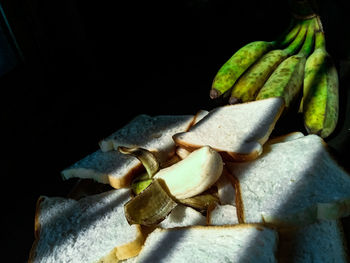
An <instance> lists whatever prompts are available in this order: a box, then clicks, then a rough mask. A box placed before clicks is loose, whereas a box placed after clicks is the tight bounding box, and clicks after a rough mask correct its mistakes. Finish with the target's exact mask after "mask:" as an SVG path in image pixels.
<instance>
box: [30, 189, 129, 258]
mask: <svg viewBox="0 0 350 263" xmlns="http://www.w3.org/2000/svg"><path fill="white" fill-rule="evenodd" d="M111 191H118V190H111ZM109 193H110V191H108V192H104V193H102V194H99V195H98V199H97V200H94V199H95V198H96V196H88V197H85V198H83V199H81V200H78V201H76V200H73V199H66V198H59V199H58V202H60V201H62V202H67V200H69V201H68V202H70V204H69V205H67V206H66V207H65V208H64V209H63V210H60V211H57V213H56V214H54V215H52V216H50V218H49V219H48V221H47V222H45V225H39V227H40V228H39V229H38V232H37V233H36V237H37V239H36V240H35V241H34V244H33V248H32V250H34V249H35V250H36V249H39V250H40V251H42V250H43V251H42V253H40V254H38V253H33V254H32V255H31V256H33V259H35V262H45V258H46V257H47V256H48V255H49V254H51V253H52V251H53V250H54V249H55V250H56V249H58V248H59V247H62V246H64V245H65V244H66V242H67V241H68V240H70V239H75V241H76V239H77V237H78V236H79V234H80V233H83V232H85V231H86V230H87V229H89V227H91V226H92V225H93V224H94V223H95V222H97V221H98V220H100V219H101V217H103V216H105V215H106V214H108V213H110V212H112V211H113V210H114V209H116V207H118V206H120V204H121V203H125V202H126V200H127V199H128V197H130V192H128V191H126V192H125V193H123V194H121V195H118V196H117V197H114V199H113V200H112V201H111V202H108V204H103V205H100V207H98V208H97V209H93V206H91V200H92V201H93V202H94V203H95V202H97V201H101V200H103V198H104V197H106V196H107V195H108V194H109ZM44 198H45V197H44ZM39 205H40V204H39ZM41 212H42V211H40V208H39V209H38V210H37V212H36V213H38V216H40V213H41ZM77 212H79V214H77ZM38 219H39V218H38ZM65 225H66V226H68V227H67V229H64V228H63V227H62V226H65ZM51 227H56V228H60V227H62V228H61V229H58V231H54V232H53V233H52V231H51V233H50V232H47V233H45V231H47V230H46V229H47V228H51ZM60 230H61V231H63V232H59V231H60ZM48 234H49V235H50V236H49V241H50V242H47V243H43V241H44V239H43V238H47V236H46V235H48ZM42 235H45V236H42ZM96 243H99V240H98V239H95V240H93V245H94V244H96ZM80 249H84V250H86V247H85V246H83V247H81V248H80ZM112 249H113V248H111V250H112ZM31 252H32V251H31ZM108 252H110V251H108ZM76 256H78V255H76Z"/></svg>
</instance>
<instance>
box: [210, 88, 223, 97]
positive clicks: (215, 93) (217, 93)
mask: <svg viewBox="0 0 350 263" xmlns="http://www.w3.org/2000/svg"><path fill="white" fill-rule="evenodd" d="M220 95H221V93H220V91H218V90H216V89H211V90H210V93H209V96H210V98H211V99H216V98H218V97H219V96H220Z"/></svg>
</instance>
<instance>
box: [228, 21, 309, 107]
mask: <svg viewBox="0 0 350 263" xmlns="http://www.w3.org/2000/svg"><path fill="white" fill-rule="evenodd" d="M307 26H308V21H303V22H302V23H301V29H300V31H299V32H298V34H297V36H296V38H295V39H294V40H293V42H292V43H291V44H290V45H289V46H288V47H286V48H285V49H275V50H272V51H270V52H268V53H267V54H265V55H263V56H262V58H260V59H259V60H258V61H257V62H256V63H254V64H253V65H252V66H251V67H250V68H249V69H248V70H247V71H246V72H245V73H244V74H243V75H242V76H241V77H240V78H239V79H238V80H237V82H236V83H235V84H234V85H233V87H232V91H231V97H230V99H229V104H235V103H240V102H247V101H252V100H254V99H255V96H256V93H257V92H258V91H259V89H260V88H261V87H262V86H263V85H264V83H265V82H266V80H267V79H268V77H269V76H270V75H271V73H272V72H273V71H274V70H275V69H276V67H277V66H278V65H279V64H280V63H281V62H282V61H283V60H285V59H286V58H287V57H289V56H291V55H293V54H294V53H295V52H296V51H297V50H298V49H299V48H300V46H301V44H302V43H303V41H304V37H305V33H306V30H307Z"/></svg>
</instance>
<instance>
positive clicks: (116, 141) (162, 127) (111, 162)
mask: <svg viewBox="0 0 350 263" xmlns="http://www.w3.org/2000/svg"><path fill="white" fill-rule="evenodd" d="M193 119H194V116H192V115H175V116H170V115H160V116H155V117H150V116H148V115H139V116H137V117H136V118H135V119H133V120H132V121H131V122H130V123H128V124H127V125H126V126H124V127H123V128H121V129H120V130H118V131H117V132H115V133H113V134H112V135H111V136H109V137H107V138H106V139H104V140H102V141H101V142H100V147H101V149H99V150H97V151H95V152H94V153H92V154H90V155H88V156H86V157H84V158H83V159H81V160H79V161H78V162H76V163H74V164H73V165H71V166H70V167H67V168H66V169H64V170H63V171H62V173H61V174H62V177H63V178H64V179H69V178H74V177H78V178H87V179H94V180H96V181H97V182H99V183H104V184H110V185H111V186H112V187H114V188H116V189H119V188H125V187H128V186H129V184H130V181H131V178H132V177H133V175H135V174H136V173H138V172H140V170H142V169H143V166H142V164H141V162H140V161H139V160H138V159H136V158H135V157H132V156H126V155H124V154H121V153H120V152H119V151H117V150H114V149H116V148H117V147H118V146H127V147H132V146H138V147H143V148H146V149H148V150H150V151H152V152H154V153H155V154H156V156H157V158H158V160H159V161H160V162H161V164H162V165H165V164H166V162H167V161H168V160H169V159H171V157H172V156H173V155H174V154H175V148H176V146H175V143H174V141H173V140H172V135H173V134H175V133H177V132H181V131H186V130H187V129H188V128H189V127H190V125H191V123H192V122H193Z"/></svg>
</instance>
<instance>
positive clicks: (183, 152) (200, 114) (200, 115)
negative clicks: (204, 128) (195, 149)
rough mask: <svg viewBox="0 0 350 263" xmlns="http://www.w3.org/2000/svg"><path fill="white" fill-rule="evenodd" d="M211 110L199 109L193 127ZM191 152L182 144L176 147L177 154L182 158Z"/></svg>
mask: <svg viewBox="0 0 350 263" xmlns="http://www.w3.org/2000/svg"><path fill="white" fill-rule="evenodd" d="M208 113H209V111H207V110H199V111H198V112H197V113H196V115H194V118H193V122H192V124H191V127H192V126H193V125H195V124H196V123H197V122H199V121H200V120H201V119H203V118H204V116H205V115H207V114H208ZM191 127H190V129H191ZM190 153H191V152H190V151H189V150H187V149H185V148H183V147H181V146H178V147H176V154H177V156H179V157H180V158H181V159H185V158H186V157H187V156H188V155H189V154H190Z"/></svg>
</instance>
